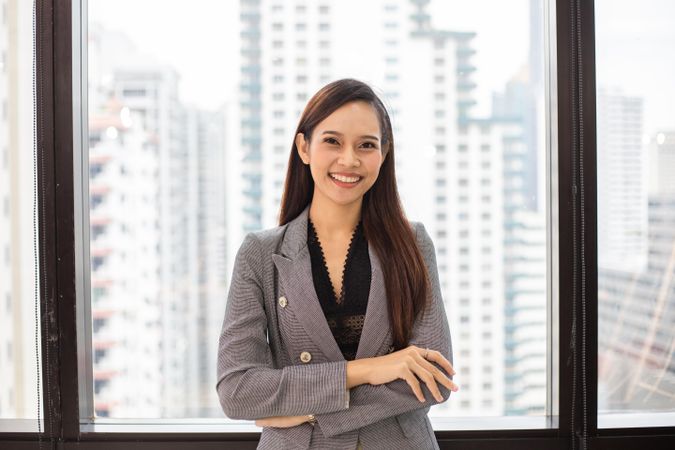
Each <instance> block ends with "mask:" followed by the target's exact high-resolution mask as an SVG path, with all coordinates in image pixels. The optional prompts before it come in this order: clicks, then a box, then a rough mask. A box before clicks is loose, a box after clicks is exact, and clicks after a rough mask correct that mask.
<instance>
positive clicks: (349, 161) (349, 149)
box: [340, 145, 358, 167]
mask: <svg viewBox="0 0 675 450" xmlns="http://www.w3.org/2000/svg"><path fill="white" fill-rule="evenodd" d="M357 159H358V158H357V157H356V152H355V151H354V147H353V146H352V145H345V147H344V150H343V151H342V152H340V161H341V164H342V165H343V166H347V167H349V166H353V165H354V163H356V161H357Z"/></svg>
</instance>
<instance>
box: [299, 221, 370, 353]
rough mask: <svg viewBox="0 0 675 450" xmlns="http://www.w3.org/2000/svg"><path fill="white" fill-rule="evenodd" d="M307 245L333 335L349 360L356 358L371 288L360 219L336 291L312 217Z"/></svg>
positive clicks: (316, 283) (315, 280)
mask: <svg viewBox="0 0 675 450" xmlns="http://www.w3.org/2000/svg"><path fill="white" fill-rule="evenodd" d="M307 245H308V247H309V253H310V256H311V260H312V276H313V278H314V289H315V290H316V296H317V297H318V298H319V302H320V303H321V308H322V309H323V312H324V314H325V316H326V320H327V321H328V325H329V326H330V329H331V331H332V332H333V337H335V341H336V342H337V343H338V346H339V347H340V350H342V354H343V355H344V357H345V359H346V360H348V361H349V360H354V359H356V350H357V348H358V345H359V340H360V338H361V330H362V329H363V321H364V318H365V316H366V307H367V306H368V293H369V292H370V275H371V273H370V271H371V268H370V258H369V256H368V243H367V241H366V238H365V236H364V234H363V223H362V222H361V221H359V223H358V225H357V226H356V228H355V229H354V231H353V232H352V237H351V240H350V242H349V248H348V250H347V258H346V260H345V263H344V266H343V268H342V292H340V294H339V296H338V295H336V293H335V289H334V288H333V284H332V283H331V281H330V276H329V274H328V267H327V264H326V258H325V255H324V253H323V249H322V248H321V243H320V242H319V239H318V236H317V235H316V230H315V228H314V224H312V221H311V220H309V218H308V220H307Z"/></svg>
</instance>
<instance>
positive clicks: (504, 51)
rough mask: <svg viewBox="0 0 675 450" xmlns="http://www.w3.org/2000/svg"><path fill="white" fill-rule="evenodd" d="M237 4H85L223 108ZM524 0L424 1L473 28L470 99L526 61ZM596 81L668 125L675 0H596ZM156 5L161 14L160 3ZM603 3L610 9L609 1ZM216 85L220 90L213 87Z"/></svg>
mask: <svg viewBox="0 0 675 450" xmlns="http://www.w3.org/2000/svg"><path fill="white" fill-rule="evenodd" d="M238 3H239V2H238V1H236V0H190V1H187V0H166V1H159V0H89V6H88V7H89V17H90V20H99V21H101V22H103V23H104V24H107V26H108V27H110V28H113V29H116V30H119V31H122V32H125V33H126V34H128V35H129V37H130V38H131V39H132V40H134V41H135V42H137V43H138V44H139V46H142V47H143V49H144V50H145V51H147V52H148V53H151V54H154V55H156V56H157V58H158V59H159V60H161V61H163V62H167V63H169V64H171V65H173V66H174V67H176V68H177V69H178V71H179V72H180V73H181V77H182V81H181V84H180V95H181V98H182V99H183V100H184V101H186V102H188V103H191V104H194V105H196V106H200V107H203V108H209V109H215V108H218V107H219V106H221V104H222V103H223V101H224V100H225V99H226V96H227V94H228V93H231V92H233V91H234V89H235V88H236V86H235V75H236V71H234V70H232V61H234V60H235V59H234V58H235V57H236V54H237V51H238V48H237V35H238V33H239V23H238V22H239V17H238V16H239V14H238V9H237V8H238V6H237V5H238ZM528 4H529V0H508V1H504V0H432V2H431V3H430V6H429V11H430V13H431V14H432V24H433V25H434V27H436V28H441V29H449V30H456V31H473V32H476V33H477V36H476V38H475V40H474V44H475V48H476V50H477V53H476V54H475V55H474V64H475V65H476V67H477V71H476V72H475V73H474V81H475V82H476V83H477V84H478V86H479V89H477V90H476V92H475V94H476V95H477V100H478V105H477V107H476V108H475V110H474V113H475V114H477V115H479V116H484V115H486V114H487V113H488V111H489V103H490V97H491V93H492V92H493V91H498V90H501V89H502V88H503V86H504V84H505V83H506V81H507V80H508V79H509V78H510V77H511V76H513V75H514V74H515V73H517V71H518V70H519V68H520V67H521V66H522V64H523V63H524V62H525V61H526V60H527V57H528V41H529V24H528V14H529V13H528ZM595 4H596V21H597V36H596V44H597V52H596V59H597V64H598V69H597V81H598V85H599V86H601V85H607V86H620V87H622V88H623V89H624V91H625V92H626V93H627V94H629V95H639V96H642V97H644V98H645V131H646V132H648V133H651V132H654V131H657V130H662V129H668V128H669V129H675V90H673V89H670V92H668V91H667V90H666V89H664V88H665V87H671V86H673V82H672V80H675V58H672V53H673V51H672V49H673V48H675V27H673V26H672V23H673V18H674V17H675V1H672V0H649V2H648V6H649V7H648V8H647V7H644V8H635V4H634V2H632V1H628V0H596V2H595ZM158 5H161V10H160V8H159V7H158ZM610 5H611V6H610ZM214 86H219V87H220V88H219V89H214Z"/></svg>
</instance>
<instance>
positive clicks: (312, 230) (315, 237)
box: [307, 216, 361, 305]
mask: <svg viewBox="0 0 675 450" xmlns="http://www.w3.org/2000/svg"><path fill="white" fill-rule="evenodd" d="M307 225H308V226H309V229H310V233H311V234H310V235H311V237H312V239H313V240H314V242H316V244H317V246H318V247H319V250H320V251H321V261H322V262H323V268H324V269H325V274H326V275H327V277H328V284H329V285H330V292H331V294H332V295H333V300H334V301H335V303H336V304H340V305H342V304H343V302H344V298H345V270H346V268H347V262H348V261H349V258H350V257H351V255H352V253H353V251H354V250H353V249H354V246H353V244H354V237H355V236H356V233H357V232H358V231H359V230H360V229H361V221H359V223H357V224H356V227H355V228H354V230H353V231H352V236H351V238H350V239H349V246H348V247H347V256H346V257H345V260H344V263H343V264H342V274H341V276H340V278H341V279H340V296H339V299H338V295H337V293H336V292H335V287H334V286H333V282H332V281H331V279H330V272H329V271H328V263H327V262H326V255H325V254H324V252H323V246H322V245H321V241H320V240H319V236H318V235H317V234H316V228H314V224H313V223H312V220H311V219H310V218H309V216H308V217H307Z"/></svg>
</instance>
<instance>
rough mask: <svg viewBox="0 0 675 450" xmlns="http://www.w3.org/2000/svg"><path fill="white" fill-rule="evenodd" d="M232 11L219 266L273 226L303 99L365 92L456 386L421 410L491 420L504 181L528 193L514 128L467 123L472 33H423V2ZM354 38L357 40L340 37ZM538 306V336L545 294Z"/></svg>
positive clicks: (246, 0)
mask: <svg viewBox="0 0 675 450" xmlns="http://www.w3.org/2000/svg"><path fill="white" fill-rule="evenodd" d="M240 7H241V30H240V31H241V37H242V41H241V45H242V46H241V58H242V59H241V61H240V64H241V74H242V75H241V76H242V79H241V84H240V86H241V90H240V95H239V112H238V113H237V114H235V115H234V116H233V117H234V118H238V120H239V124H240V132H241V141H240V142H237V144H241V145H239V147H238V148H236V149H234V150H233V151H232V153H230V154H229V157H230V158H231V160H232V164H231V165H228V167H234V164H239V165H238V166H237V167H240V168H241V172H236V173H240V174H241V175H240V176H239V178H240V179H241V183H240V187H239V190H238V191H234V190H230V194H232V195H233V197H236V198H232V199H231V201H230V199H229V198H228V204H230V205H231V206H232V207H233V208H237V211H235V214H236V215H234V217H237V218H242V217H243V218H244V219H243V222H240V223H232V222H230V223H229V224H228V225H231V228H228V236H229V237H228V242H229V243H230V245H228V247H229V252H230V255H229V258H228V259H229V260H230V261H232V260H233V258H234V252H236V250H237V248H238V245H237V242H240V241H241V238H242V235H243V234H244V233H245V232H247V231H250V230H254V229H260V228H266V227H272V226H275V225H276V224H277V219H278V213H279V205H280V201H281V193H282V189H283V182H284V179H285V176H286V166H287V161H288V156H289V151H290V149H291V147H292V144H293V139H294V136H293V132H294V130H295V127H296V125H297V122H298V120H299V117H300V115H301V113H302V111H301V109H302V108H303V107H304V105H305V104H306V102H307V100H308V99H309V96H310V95H312V94H313V93H314V92H315V91H316V90H318V89H319V88H320V87H321V86H323V85H325V84H327V83H328V82H330V81H331V80H335V79H339V78H343V77H350V78H357V79H360V80H362V81H365V82H367V83H369V84H370V85H371V86H372V87H373V88H374V89H375V91H376V92H377V93H378V94H379V95H380V96H381V97H382V98H383V100H384V102H385V104H386V105H387V107H388V110H389V112H390V116H391V120H392V124H393V127H394V136H395V145H396V172H397V178H398V186H399V191H400V193H401V197H402V201H403V204H404V205H405V207H406V213H407V215H408V216H409V217H410V218H411V219H412V220H420V221H422V222H424V223H425V225H426V227H427V229H428V231H429V232H430V234H431V235H432V237H433V239H434V243H435V248H436V256H437V262H438V268H439V272H440V279H441V284H442V292H443V297H444V301H445V302H446V310H447V311H448V312H449V321H450V328H451V332H452V340H453V350H454V358H455V367H456V368H457V372H458V375H457V378H456V380H457V381H458V383H459V384H460V385H462V386H463V390H462V394H461V395H460V396H457V397H455V399H456V401H454V402H448V403H445V404H442V405H438V406H435V407H434V408H436V409H444V410H449V411H450V413H451V414H452V413H455V412H456V413H458V414H460V413H461V414H467V413H473V414H503V413H504V410H505V405H506V403H505V400H504V395H503V392H504V379H505V372H504V364H505V363H504V361H505V358H506V355H505V350H504V342H505V340H504V339H505V337H504V333H505V331H504V330H505V323H504V309H505V303H504V301H505V286H504V258H505V254H504V241H505V235H504V224H505V216H504V202H505V199H504V196H505V195H506V194H505V190H508V186H507V184H506V183H511V184H515V183H525V184H526V186H531V185H532V182H531V181H530V182H529V184H527V183H528V181H527V180H529V179H530V178H531V177H530V178H528V177H529V175H527V174H530V175H531V172H532V170H530V169H527V167H529V165H528V166H527V167H525V168H521V169H520V173H521V175H520V177H519V178H518V179H509V180H507V179H506V178H505V172H504V170H505V169H504V167H503V166H504V164H505V163H504V160H505V157H506V156H505V152H506V151H507V149H508V148H509V147H517V146H519V148H520V151H521V152H522V148H523V146H524V145H525V144H523V142H524V141H525V138H524V137H523V122H522V120H520V121H518V120H516V121H513V120H512V121H509V120H502V119H499V120H495V119H492V118H490V119H484V120H477V119H474V118H473V117H472V114H471V109H472V106H473V105H474V104H475V103H476V101H475V100H474V96H473V91H474V89H475V88H476V84H475V83H474V82H473V81H472V73H473V72H474V71H475V67H474V66H473V65H472V63H471V61H472V57H473V55H474V54H475V50H474V49H473V45H472V40H473V38H474V36H475V34H474V33H470V32H455V31H449V30H441V29H437V28H435V27H434V26H433V24H432V22H431V17H430V14H429V12H428V2H427V1H402V2H389V1H384V0H381V1H373V2H366V3H364V2H356V1H354V0H350V1H341V2H322V3H305V2H281V1H272V0H268V1H265V0H262V1H250V0H241V1H240ZM355 9H358V10H359V11H360V14H358V15H354V14H353V11H354V10H355ZM374 18H376V20H374ZM366 29H367V30H368V37H367V38H364V36H363V33H358V32H354V30H366ZM354 49H359V51H358V52H355V51H354ZM233 128H234V126H233ZM228 151H229V149H228ZM527 156H528V155H527V152H525V153H524V156H523V157H525V158H526V157H527ZM522 162H523V161H521V163H522ZM525 163H528V164H529V163H530V161H525ZM526 169H527V173H526ZM519 189H520V190H519V194H518V195H520V197H519V198H520V200H519V201H520V203H522V204H526V203H527V202H528V201H529V200H530V199H529V197H527V196H526V195H527V194H526V191H525V188H524V187H521V188H519ZM532 189H534V188H532ZM532 189H531V190H532ZM514 195H515V194H514ZM234 205H238V206H236V207H235V206H234ZM230 214H231V213H230ZM529 222H532V220H529V219H528V223H529ZM535 222H536V220H535ZM537 227H539V228H537ZM540 227H541V224H538V225H531V226H530V228H531V229H529V231H527V233H526V234H527V236H526V238H525V240H526V242H529V244H528V245H534V242H536V243H538V244H541V242H540V241H539V238H540V233H541V229H540ZM532 230H535V231H532ZM523 245H525V244H523ZM537 261H538V259H537ZM523 270H526V269H525V268H524V267H523ZM538 276H541V274H540V273H539V272H538ZM544 283H545V276H544ZM544 289H545V284H544ZM523 295H525V294H523ZM518 298H520V297H518ZM540 300H541V301H542V311H544V318H543V320H544V323H543V324H541V328H542V330H541V331H542V333H544V336H545V332H546V328H545V311H546V309H545V300H546V298H545V295H544V297H543V298H541V299H540ZM519 320H520V319H519ZM535 355H536V357H541V362H540V364H541V367H542V369H541V370H542V371H543V372H544V373H545V367H546V360H545V358H544V357H543V356H542V355H541V354H540V352H539V350H538V349H537V352H536V353H533V354H532V355H531V357H532V358H533V359H534V358H535ZM540 400H541V402H540V403H541V404H543V403H544V401H545V399H544V397H542V398H541V399H540Z"/></svg>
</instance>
